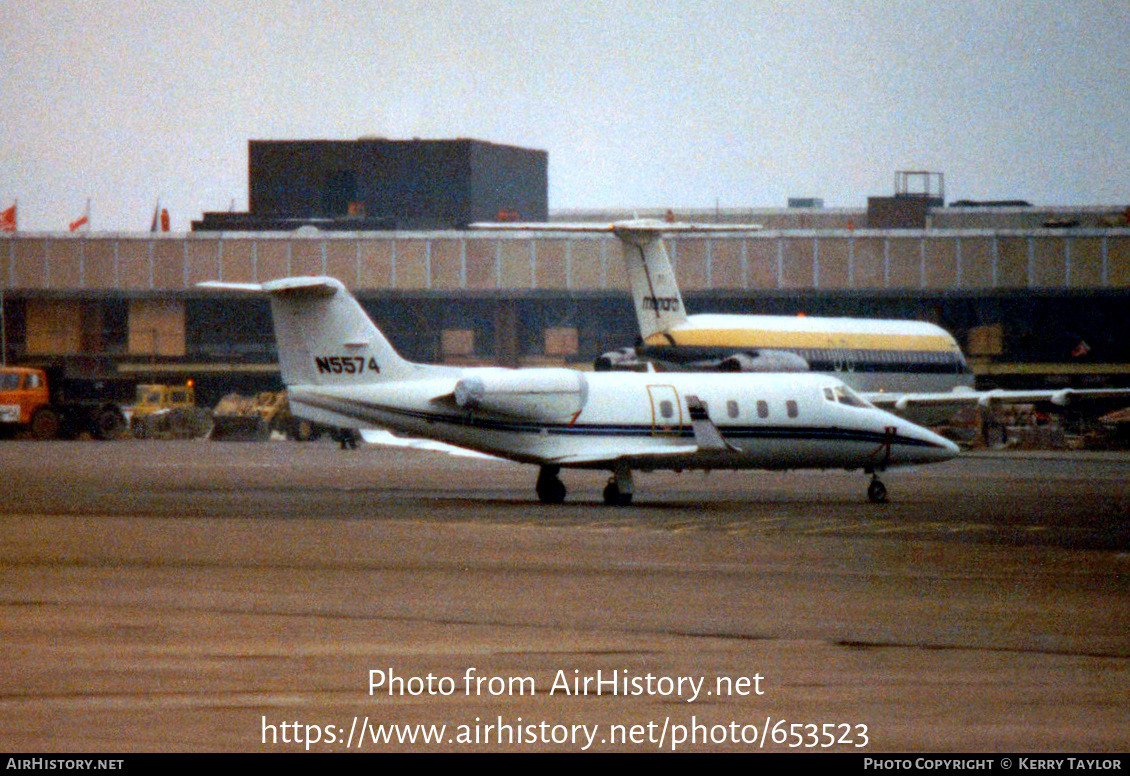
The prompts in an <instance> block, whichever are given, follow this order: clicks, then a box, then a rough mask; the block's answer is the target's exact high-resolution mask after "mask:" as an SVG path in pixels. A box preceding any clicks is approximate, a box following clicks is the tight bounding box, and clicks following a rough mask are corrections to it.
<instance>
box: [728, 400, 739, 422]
mask: <svg viewBox="0 0 1130 776" xmlns="http://www.w3.org/2000/svg"><path fill="white" fill-rule="evenodd" d="M726 414H727V415H729V416H730V417H731V418H736V417H737V416H738V403H737V402H736V401H734V400H733V399H730V400H729V401H728V402H726Z"/></svg>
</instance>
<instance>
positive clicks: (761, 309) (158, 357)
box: [0, 140, 1130, 401]
mask: <svg viewBox="0 0 1130 776" xmlns="http://www.w3.org/2000/svg"><path fill="white" fill-rule="evenodd" d="M426 142H431V143H439V145H433V146H432V147H429V148H423V147H420V148H416V149H407V148H397V147H394V146H387V148H384V150H382V146H380V144H379V143H377V142H376V141H371V140H362V141H356V142H355V143H354V144H353V146H354V147H353V148H349V147H343V146H342V145H341V144H339V143H337V141H316V143H324V144H325V145H324V146H323V147H322V148H321V149H319V148H318V147H316V146H315V145H311V144H310V143H305V144H303V143H298V142H296V143H289V142H288V143H278V144H274V143H268V142H264V143H263V144H262V147H257V146H256V145H255V144H254V143H253V144H252V153H251V155H250V157H251V160H252V161H251V170H250V172H251V178H252V186H251V187H250V188H251V191H252V196H251V208H250V210H249V212H248V213H246V214H205V215H204V217H203V218H202V219H201V221H199V222H196V223H194V229H193V231H191V232H188V233H180V234H177V233H99V232H91V233H74V234H57V233H22V232H16V233H5V234H3V235H2V236H0V284H2V287H3V309H4V314H3V331H2V340H3V349H4V355H5V357H6V360H7V362H8V363H9V364H11V363H20V364H61V365H64V366H65V367H66V369H67V371H68V373H69V374H71V375H73V376H87V377H94V376H113V377H125V378H132V379H137V380H138V381H140V382H183V381H184V380H185V379H189V378H191V379H193V380H195V381H196V384H197V386H198V394H200V395H201V398H202V399H203V400H204V401H214V400H215V399H217V398H218V397H219V396H220V395H222V394H224V393H227V392H229V391H235V390H238V391H244V392H246V391H250V390H257V389H265V388H273V387H276V386H278V385H279V378H278V368H277V364H276V356H275V352H274V340H273V335H272V330H271V322H270V314H269V308H268V305H267V302H266V300H265V299H258V298H249V297H246V296H238V297H236V296H231V295H225V294H219V293H216V292H209V291H205V290H202V289H199V288H197V287H196V284H197V283H199V282H202V281H206V280H223V281H227V282H261V281H265V280H269V279H272V278H278V277H285V276H288V275H307V274H326V275H332V276H334V277H336V278H338V279H340V280H341V281H342V282H343V283H345V284H346V285H347V286H348V287H349V288H350V289H352V290H353V291H354V292H355V293H356V294H357V296H358V297H359V299H360V300H361V301H362V303H363V304H364V305H365V307H366V308H367V309H368V310H369V312H370V314H371V315H372V316H373V318H374V320H375V321H376V322H377V324H378V325H379V326H380V327H381V328H382V329H384V330H385V332H386V333H387V334H388V336H389V338H390V340H391V341H392V342H393V344H394V345H395V346H396V347H397V348H398V349H399V350H400V351H401V352H402V353H403V354H404V355H405V356H406V357H408V358H411V359H413V360H418V361H426V362H448V363H462V364H466V363H489V364H502V365H520V364H562V363H564V364H578V365H586V364H591V363H592V361H593V360H594V359H595V358H596V357H597V356H598V355H600V354H601V353H603V352H605V351H608V350H613V349H615V348H618V347H622V346H625V345H631V344H633V343H634V342H635V340H636V338H637V334H638V332H637V330H636V319H635V314H634V312H633V309H632V301H631V297H630V296H629V294H628V283H627V275H626V272H625V269H624V267H623V266H622V261H621V248H620V244H619V242H618V241H617V240H616V239H615V238H614V237H612V236H611V235H597V234H583V233H566V232H561V233H553V232H541V233H536V234H535V233H530V232H505V233H497V232H477V231H468V230H466V229H465V228H463V227H465V226H466V224H467V223H470V222H473V221H478V220H497V219H503V220H506V219H515V218H520V219H522V220H531V221H537V220H546V219H547V217H552V218H558V219H561V220H593V221H608V220H614V219H617V218H623V217H631V216H632V215H634V214H633V213H625V212H623V211H619V212H618V211H615V210H610V211H608V212H601V213H595V212H587V213H577V212H573V213H554V214H550V213H549V211H548V208H547V207H546V199H545V192H546V190H547V186H546V179H545V170H546V164H545V161H546V155H545V154H544V152H541V151H529V150H528V149H515V148H509V147H502V146H493V145H491V144H485V143H479V142H478V141H426ZM448 142H450V143H451V145H445V143H448ZM366 144H367V147H366V148H362V146H364V145H366ZM345 145H346V146H348V145H350V144H345ZM268 146H270V147H268ZM413 150H414V152H417V153H419V154H422V155H431V156H430V157H429V158H430V159H431V161H429V162H428V164H433V163H434V164H435V165H438V169H441V170H443V171H445V172H443V175H440V176H439V177H440V178H442V180H441V181H440V182H438V183H437V182H436V181H435V180H434V179H435V178H436V177H437V176H436V175H432V176H430V179H433V180H432V182H431V183H430V184H427V185H425V183H422V182H421V180H424V179H420V180H417V181H415V182H411V181H409V182H407V183H404V184H403V188H402V189H401V190H400V191H401V194H396V192H395V191H393V190H392V189H391V188H390V187H389V186H383V185H382V186H378V185H376V184H375V183H373V181H376V180H379V179H380V175H382V174H384V173H382V172H381V170H385V171H386V172H388V171H390V170H393V171H395V170H396V169H400V170H401V171H402V172H401V173H400V174H399V175H400V177H404V173H403V170H404V169H408V168H412V169H416V170H419V169H422V167H421V165H420V164H415V165H414V164H411V163H408V162H405V161H404V159H406V158H409V157H410V156H411V153H412V152H413ZM386 151H387V154H389V156H388V157H387V158H386V157H380V154H381V153H385V152H386ZM319 153H322V154H323V156H318V154H319ZM366 154H368V155H366ZM397 154H400V156H399V157H397V156H396V155H397ZM394 157H395V158H394ZM382 158H383V159H384V161H381V159H382ZM397 159H399V161H397ZM390 160H391V161H390ZM397 165H400V167H399V168H398V167H397ZM296 166H297V167H296ZM424 166H425V167H426V166H427V165H424ZM297 168H301V169H305V170H307V174H306V177H305V178H303V179H302V180H298V181H297V182H296V183H294V185H292V186H289V187H288V186H284V185H281V184H280V183H279V180H280V179H282V178H285V179H291V180H296V176H298V173H297V172H296V171H295V170H296V169H297ZM388 174H389V175H393V177H397V174H396V173H395V172H389V173H388ZM272 176H273V177H272ZM444 176H446V177H444ZM424 178H425V179H428V176H424ZM429 185H430V186H432V188H430V189H429V188H428V186H429ZM535 190H537V191H535ZM538 191H540V193H538ZM403 192H408V193H407V194H404V193H403ZM406 202H407V203H409V205H405V204H404V203H406ZM808 204H811V203H808ZM899 204H900V203H895V205H896V207H895V209H894V211H892V210H891V207H890V203H884V204H883V206H882V207H879V206H876V205H875V204H874V203H869V206H868V208H859V209H835V210H833V209H825V208H822V207H803V208H796V207H794V208H779V209H772V210H743V211H727V212H724V213H723V212H709V213H706V212H676V213H673V214H669V213H667V212H665V211H663V210H659V211H656V212H651V213H649V212H639V211H637V213H638V214H639V215H641V216H648V215H653V216H657V217H674V218H676V219H678V220H685V221H715V220H729V221H737V222H746V223H748V222H754V223H760V224H762V225H763V226H764V227H765V228H764V229H762V230H760V231H744V232H742V231H740V232H735V233H727V234H724V235H723V234H716V235H707V234H685V235H680V236H678V237H672V238H670V239H668V241H667V245H668V250H669V252H670V254H671V258H672V261H673V262H674V264H675V266H676V273H677V275H678V281H679V284H680V286H681V288H682V292H683V296H684V301H685V303H686V306H687V308H688V311H690V312H692V313H700V312H701V313H705V312H744V313H772V314H805V315H820V316H852V317H877V318H904V319H912V320H925V321H930V322H933V323H937V324H939V325H941V326H943V327H944V328H946V329H948V330H950V331H951V332H952V333H953V334H954V335H955V336H956V337H957V340H958V342H959V343H960V344H961V345H962V347H963V348H964V349H965V352H966V354H967V356H968V357H969V361H970V364H971V365H972V366H973V369H974V372H975V373H976V374H977V376H978V382H979V384H980V385H982V386H983V387H990V386H1001V387H1011V386H1019V385H1023V386H1028V387H1065V386H1069V385H1074V386H1095V385H1111V386H1126V385H1130V343H1127V341H1126V332H1127V331H1128V330H1130V304H1128V302H1130V229H1128V228H1127V227H1126V225H1125V216H1124V214H1123V209H1121V208H1117V207H1108V208H1072V209H1065V208H1057V209H1048V208H1038V207H1031V206H1023V205H1016V204H1007V205H998V206H990V207H985V206H980V205H975V204H970V205H967V206H964V207H952V206H949V207H947V206H945V205H944V204H938V203H934V202H931V203H926V205H924V204H923V203H921V202H912V203H909V205H910V207H909V209H908V210H907V211H906V212H905V213H902V212H900V211H899V208H898V205H899ZM892 212H894V218H895V221H896V222H895V223H894V224H891V223H875V221H876V218H877V216H876V214H879V216H881V217H882V218H885V219H888V220H889V219H890V218H891V213H892ZM1119 218H1121V219H1122V221H1121V222H1119V220H1118V219H1119ZM899 219H904V220H902V221H900V220H899ZM905 219H910V220H909V221H906V220H905Z"/></svg>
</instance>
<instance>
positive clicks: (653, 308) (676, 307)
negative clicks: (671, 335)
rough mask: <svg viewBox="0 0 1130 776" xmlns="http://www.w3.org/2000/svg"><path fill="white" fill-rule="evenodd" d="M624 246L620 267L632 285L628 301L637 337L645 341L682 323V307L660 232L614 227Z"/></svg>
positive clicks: (684, 312) (684, 315)
mask: <svg viewBox="0 0 1130 776" xmlns="http://www.w3.org/2000/svg"><path fill="white" fill-rule="evenodd" d="M615 232H616V236H617V237H619V238H620V241H621V243H622V244H623V249H624V267H625V268H626V269H627V271H628V282H629V283H630V284H631V287H632V300H633V302H634V303H635V307H636V319H637V320H638V322H639V326H640V336H641V337H643V338H644V339H645V340H646V339H647V338H648V337H650V336H652V335H653V334H661V333H663V332H665V331H669V330H670V329H671V328H673V327H675V326H677V325H679V324H681V323H684V322H686V320H687V313H686V308H684V307H683V297H682V294H680V293H679V286H678V283H677V282H676V281H675V270H674V268H673V267H672V266H671V261H670V259H668V257H667V248H666V247H664V245H663V235H662V233H660V232H658V231H656V230H654V229H645V230H638V231H636V230H633V229H631V228H630V227H623V228H617V229H615Z"/></svg>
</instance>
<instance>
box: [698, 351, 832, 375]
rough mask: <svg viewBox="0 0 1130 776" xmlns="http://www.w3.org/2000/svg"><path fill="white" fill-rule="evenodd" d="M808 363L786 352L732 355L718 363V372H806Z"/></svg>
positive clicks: (757, 352) (755, 352)
mask: <svg viewBox="0 0 1130 776" xmlns="http://www.w3.org/2000/svg"><path fill="white" fill-rule="evenodd" d="M809 369H810V367H809V365H808V362H807V361H805V360H804V359H803V358H801V357H800V356H798V355H797V354H796V353H790V352H789V351H787V350H757V351H754V352H752V353H734V354H733V355H729V356H726V358H724V359H722V360H721V361H719V362H718V371H719V372H807V371H809Z"/></svg>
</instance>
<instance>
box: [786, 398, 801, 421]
mask: <svg viewBox="0 0 1130 776" xmlns="http://www.w3.org/2000/svg"><path fill="white" fill-rule="evenodd" d="M785 410H786V411H787V412H788V413H789V417H790V418H795V417H796V416H797V415H799V414H800V410H798V409H797V406H796V402H795V401H793V400H792V399H789V400H788V401H787V402H785Z"/></svg>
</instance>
